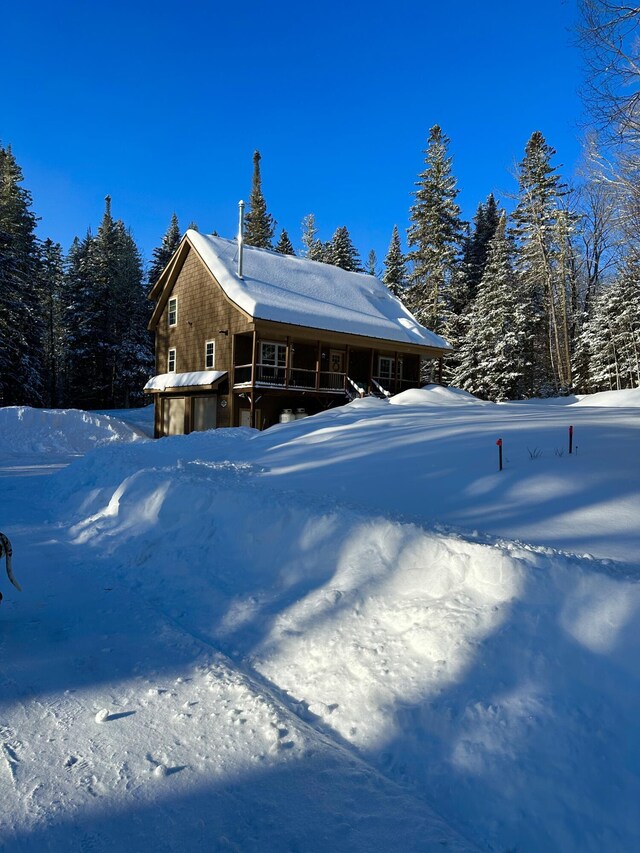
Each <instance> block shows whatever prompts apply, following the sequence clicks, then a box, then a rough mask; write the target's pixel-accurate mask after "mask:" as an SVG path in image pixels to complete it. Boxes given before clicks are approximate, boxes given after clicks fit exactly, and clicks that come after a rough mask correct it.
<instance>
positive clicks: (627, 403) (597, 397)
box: [573, 388, 640, 408]
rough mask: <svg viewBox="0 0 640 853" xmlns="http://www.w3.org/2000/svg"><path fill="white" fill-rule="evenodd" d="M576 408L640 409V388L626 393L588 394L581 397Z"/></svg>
mask: <svg viewBox="0 0 640 853" xmlns="http://www.w3.org/2000/svg"><path fill="white" fill-rule="evenodd" d="M573 405H574V406H606V407H607V408H611V407H613V408H638V407H640V388H629V389H627V390H626V391H600V392H599V393H598V394H586V395H585V396H584V397H580V398H579V399H578V400H577V401H576V402H575V403H573Z"/></svg>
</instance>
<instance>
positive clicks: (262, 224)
mask: <svg viewBox="0 0 640 853" xmlns="http://www.w3.org/2000/svg"><path fill="white" fill-rule="evenodd" d="M260 160H261V157H260V152H259V151H254V154H253V182H252V185H251V195H250V196H249V210H248V212H247V215H246V216H245V224H244V242H245V243H246V244H247V246H256V247H257V248H258V249H271V248H272V243H271V241H272V239H273V233H274V231H275V225H276V223H275V220H274V218H273V216H271V214H270V213H267V203H266V201H265V199H264V196H263V194H262V178H261V177H260Z"/></svg>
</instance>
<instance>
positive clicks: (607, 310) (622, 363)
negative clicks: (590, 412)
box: [583, 255, 640, 391]
mask: <svg viewBox="0 0 640 853" xmlns="http://www.w3.org/2000/svg"><path fill="white" fill-rule="evenodd" d="M583 336H584V337H587V338H588V342H589V343H588V345H589V351H590V356H591V357H590V362H589V374H590V375H589V385H590V388H591V390H598V391H608V390H620V389H624V388H637V387H640V258H638V257H637V256H636V255H631V256H630V257H629V258H627V259H626V260H625V262H624V264H623V266H622V268H621V270H620V272H619V274H618V276H617V278H616V279H615V280H614V281H613V282H612V283H611V284H609V285H608V286H605V287H603V288H602V290H601V292H600V294H599V295H598V297H597V298H596V299H595V301H594V303H593V312H592V316H591V318H590V319H589V321H588V322H587V323H586V324H585V328H584V332H583Z"/></svg>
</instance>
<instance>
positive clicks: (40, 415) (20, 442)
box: [0, 406, 140, 456]
mask: <svg viewBox="0 0 640 853" xmlns="http://www.w3.org/2000/svg"><path fill="white" fill-rule="evenodd" d="M139 438H140V436H139V434H138V432H137V431H136V430H135V429H134V428H132V427H131V426H128V425H127V424H124V423H123V422H122V421H120V420H117V419H116V418H113V417H110V416H109V415H103V414H97V413H92V412H82V411H79V410H76V409H32V408H30V407H29V406H7V407H5V408H0V454H2V455H5V456H24V455H26V454H81V453H86V452H87V451H88V450H91V449H92V448H94V447H101V446H103V445H105V444H110V443H112V442H118V443H120V442H129V441H137V440H138V439H139Z"/></svg>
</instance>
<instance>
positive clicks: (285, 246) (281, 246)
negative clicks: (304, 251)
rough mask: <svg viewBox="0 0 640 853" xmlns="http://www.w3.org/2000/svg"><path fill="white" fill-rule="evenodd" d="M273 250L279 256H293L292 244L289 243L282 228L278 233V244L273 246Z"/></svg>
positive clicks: (287, 236)
mask: <svg viewBox="0 0 640 853" xmlns="http://www.w3.org/2000/svg"><path fill="white" fill-rule="evenodd" d="M274 249H275V251H276V252H279V253H280V254H281V255H295V251H294V248H293V244H292V243H291V240H290V239H289V235H288V234H287V232H286V231H285V230H284V228H283V229H282V231H281V232H280V237H279V238H278V242H277V243H276V245H275V246H274Z"/></svg>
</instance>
